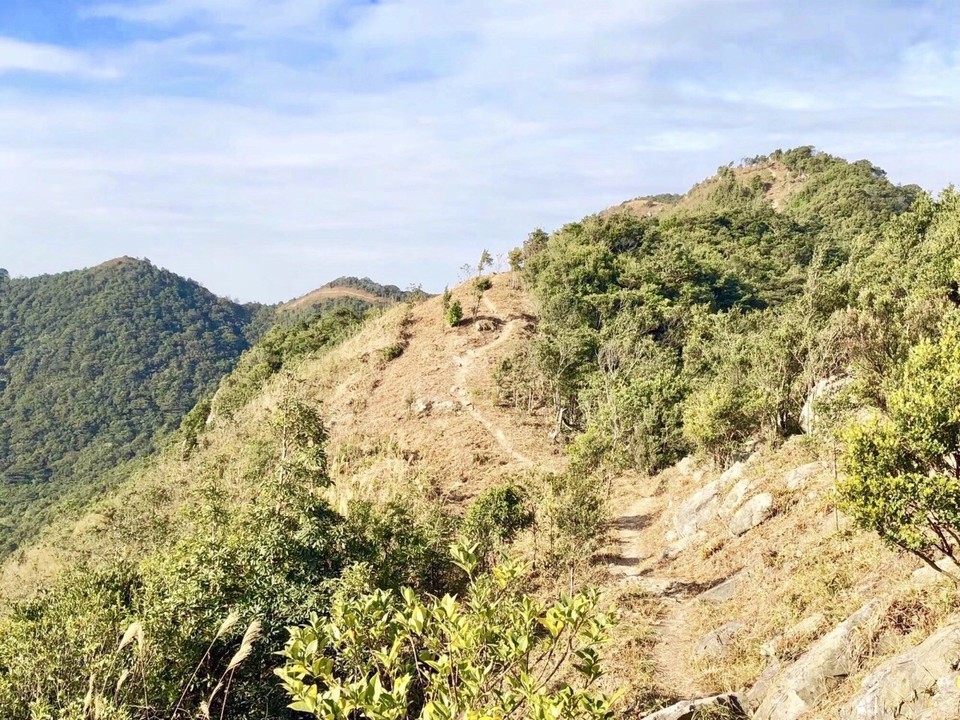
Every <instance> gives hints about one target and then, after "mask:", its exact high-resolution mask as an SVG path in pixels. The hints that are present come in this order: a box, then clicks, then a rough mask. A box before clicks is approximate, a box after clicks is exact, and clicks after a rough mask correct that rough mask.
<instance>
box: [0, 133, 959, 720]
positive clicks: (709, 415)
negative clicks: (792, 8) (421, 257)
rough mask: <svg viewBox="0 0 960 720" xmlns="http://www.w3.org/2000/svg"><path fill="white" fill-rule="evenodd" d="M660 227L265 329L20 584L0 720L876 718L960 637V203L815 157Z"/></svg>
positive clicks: (660, 214) (651, 222) (638, 226)
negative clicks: (929, 642) (891, 684)
mask: <svg viewBox="0 0 960 720" xmlns="http://www.w3.org/2000/svg"><path fill="white" fill-rule="evenodd" d="M642 202H643V203H646V206H647V209H649V207H652V206H653V205H656V206H657V207H660V206H663V207H662V208H661V209H659V210H658V211H657V212H636V207H625V208H622V210H621V211H617V212H611V211H604V212H602V213H600V214H598V215H596V216H590V217H587V218H584V219H583V220H581V221H579V222H575V223H571V224H569V225H567V226H564V227H563V228H561V229H559V230H557V231H556V232H554V233H552V234H547V233H544V232H542V231H536V232H534V233H532V234H531V236H530V237H529V239H528V241H527V242H526V243H525V244H524V246H523V247H522V248H519V249H518V251H517V252H515V253H514V254H513V255H512V258H511V260H512V264H513V265H514V266H515V267H516V268H517V272H513V273H509V274H498V275H490V276H483V275H482V267H483V264H482V263H481V266H480V267H481V272H478V277H477V278H475V279H473V280H470V281H469V282H467V283H465V284H464V285H462V286H460V287H458V288H454V289H453V291H452V293H451V295H450V297H444V298H432V299H423V298H418V299H417V300H418V301H417V302H413V301H410V302H405V303H402V304H399V305H396V306H393V307H389V308H385V309H383V310H380V311H376V312H373V313H369V314H368V315H367V316H366V317H365V318H361V317H359V316H358V315H357V314H356V313H353V312H350V311H349V310H346V309H342V310H341V311H340V312H338V313H334V314H328V315H323V316H314V317H307V318H304V319H301V320H300V321H298V322H297V323H295V324H292V325H281V326H278V327H276V328H274V329H273V330H272V331H270V332H269V333H268V334H267V335H265V336H264V337H263V338H262V339H261V341H260V342H259V343H257V344H256V345H255V346H254V347H252V348H251V349H250V350H248V351H247V352H246V353H245V354H244V355H243V357H242V358H241V360H240V361H239V363H238V364H237V367H236V369H235V370H234V371H233V372H232V373H231V374H230V375H229V376H227V377H226V378H224V380H223V381H222V382H221V384H220V385H219V388H218V390H217V392H216V393H215V394H214V396H213V398H212V400H211V401H210V402H202V403H200V404H198V405H197V406H196V407H195V408H194V409H193V410H192V411H191V412H190V413H189V414H188V416H187V418H186V419H185V421H184V422H183V423H182V425H181V427H180V430H179V432H178V433H177V434H176V435H174V436H173V437H172V438H171V440H170V442H169V443H168V444H167V445H166V446H165V449H164V450H163V451H162V452H161V453H159V454H157V455H155V456H153V457H152V458H151V459H150V460H149V461H148V462H146V463H145V464H144V465H143V466H142V467H140V468H139V469H138V470H137V471H136V472H134V473H133V474H132V475H131V476H130V477H129V479H128V480H127V481H126V482H124V483H122V484H121V485H120V486H119V487H118V488H117V489H116V491H115V492H113V493H111V495H110V496H109V497H106V498H104V499H102V500H100V501H99V502H97V503H96V504H94V505H92V506H91V507H90V508H88V511H87V512H86V513H85V514H84V516H83V518H82V519H81V520H80V521H79V522H72V521H69V520H63V521H62V522H60V523H53V524H50V525H48V526H47V527H46V528H45V531H44V533H43V536H42V537H41V539H40V540H39V541H38V542H35V543H32V544H31V545H30V546H29V547H25V548H23V549H22V550H21V551H20V552H18V553H17V554H16V555H15V556H14V557H12V558H10V559H9V560H8V561H7V562H6V563H5V564H4V567H3V576H2V585H0V592H2V594H3V595H4V596H6V597H7V598H8V599H9V600H10V604H9V608H8V611H7V612H6V613H5V614H4V615H2V616H0V714H4V715H5V716H8V717H11V718H21V717H22V718H35V717H51V718H52V717H65V718H81V717H87V716H88V715H89V712H88V711H89V708H90V707H91V704H95V705H96V707H97V708H98V709H97V710H96V712H97V713H98V714H99V716H100V717H104V718H148V717H168V718H178V717H196V716H206V715H207V714H209V715H210V716H214V715H216V714H220V713H221V712H222V713H223V714H224V715H223V716H224V717H238V718H268V717H269V718H274V717H287V716H289V717H306V716H307V715H305V714H304V713H307V714H309V715H313V716H316V717H346V716H348V715H350V713H354V714H355V715H359V716H363V717H396V718H411V719H412V718H428V717H433V718H438V717H450V718H456V717H460V716H461V715H462V713H463V712H465V711H467V710H472V711H482V712H484V713H486V716H490V717H497V716H508V715H510V716H513V717H518V718H531V719H532V718H539V717H544V716H552V717H565V718H566V717H570V718H583V720H599V719H600V718H609V717H639V716H642V715H643V714H644V713H646V712H650V711H652V710H653V709H655V708H658V707H663V706H665V705H669V704H670V703H672V702H673V701H676V700H680V699H683V698H688V699H689V698H691V697H694V696H702V695H709V694H712V693H716V692H720V691H729V690H735V691H739V692H741V695H740V697H739V699H738V700H737V703H738V706H743V707H748V708H753V709H756V710H757V711H758V712H759V713H760V714H759V715H758V717H762V718H766V719H767V720H769V719H771V718H776V717H779V716H778V715H777V712H779V711H780V710H779V709H782V708H783V707H785V705H784V703H786V702H788V701H789V702H792V703H794V705H792V706H791V707H799V706H798V705H797V702H798V700H797V698H800V701H802V703H803V707H802V708H801V709H800V710H798V712H799V713H800V714H798V715H791V717H801V716H803V717H809V718H841V717H850V716H853V711H852V710H851V707H852V705H851V703H855V702H858V701H859V700H862V698H863V693H864V692H866V690H865V689H863V688H862V687H861V683H867V681H868V680H869V679H870V678H871V677H872V673H874V672H875V671H878V669H882V668H884V667H887V666H886V665H885V664H884V663H885V661H887V660H888V659H890V658H897V657H899V655H900V654H901V653H903V652H904V651H907V650H909V649H910V648H911V647H913V646H915V645H916V644H917V643H919V642H921V641H922V640H924V639H925V638H926V637H927V636H929V635H930V634H931V633H932V632H934V631H935V630H937V629H938V628H941V627H942V628H946V629H948V630H949V628H950V627H951V626H950V625H949V622H948V619H949V618H950V617H951V615H952V614H953V613H956V612H957V611H958V610H960V598H958V594H957V592H956V588H955V587H952V586H950V585H946V584H942V583H937V582H936V579H935V578H936V576H937V573H936V572H935V571H933V570H932V569H929V570H928V571H927V573H928V574H929V575H932V576H933V578H934V579H933V580H930V579H929V578H928V579H926V580H924V579H922V578H923V577H926V576H918V575H917V573H916V572H915V571H916V570H917V568H918V567H919V566H920V564H921V560H920V558H919V557H915V556H920V557H923V558H925V559H928V560H930V561H931V562H932V561H937V560H939V559H940V556H941V555H943V554H947V555H949V554H951V553H954V554H958V553H960V548H957V547H956V543H955V542H953V541H954V540H956V537H957V535H958V533H960V512H958V511H957V509H956V502H955V499H956V497H957V484H956V483H957V480H956V465H955V462H956V458H957V457H960V431H958V428H960V422H958V421H957V413H956V411H955V409H956V408H957V407H960V329H958V328H960V312H958V310H957V306H958V299H957V298H958V290H957V288H958V286H960V283H958V279H960V275H958V274H957V268H958V267H960V257H958V255H960V250H958V249H957V248H958V247H960V243H958V240H960V202H958V200H957V195H956V194H955V193H953V192H952V191H947V192H945V193H943V194H942V195H941V196H940V197H939V198H937V199H934V198H932V197H930V196H929V195H927V194H925V193H923V192H922V191H920V190H919V189H918V188H916V187H912V186H910V187H900V186H896V185H894V184H892V183H891V182H889V181H888V180H887V178H886V177H885V175H884V173H883V172H882V171H881V170H879V169H878V168H876V167H874V166H873V165H871V164H870V163H866V162H856V163H849V162H846V161H844V160H842V159H839V158H834V157H831V156H828V155H824V154H820V153H816V152H814V151H812V150H811V149H809V148H800V149H797V150H794V151H788V152H779V151H778V152H776V153H774V154H772V155H771V156H769V157H761V158H754V159H751V160H750V161H749V162H746V163H744V164H743V165H742V166H741V167H737V168H733V167H726V168H721V169H720V171H719V172H718V174H717V175H716V176H714V177H712V178H710V179H708V180H707V181H705V182H704V183H701V184H700V185H698V186H696V187H695V188H693V189H692V190H691V191H690V192H689V193H687V194H686V195H684V196H682V197H679V198H677V197H673V196H670V197H666V196H664V197H656V198H648V199H644V200H643V201H642ZM651 204H653V205H651ZM453 303H459V304H460V305H461V307H464V308H471V309H472V308H475V309H476V310H475V311H472V310H471V311H470V312H468V313H467V314H466V317H465V318H463V319H460V320H456V321H455V322H453V324H452V325H451V324H450V316H449V314H448V313H447V312H445V311H446V309H448V308H449V307H450V306H451V305H452V304H453ZM805 407H806V408H807V410H806V411H804V408H805ZM804 428H805V429H806V432H804V431H803V430H804ZM951 458H952V459H951ZM951 463H954V464H951ZM451 543H456V544H457V547H458V548H459V550H457V551H456V553H455V554H454V555H453V556H451V555H450V553H449V551H448V546H449V545H450V544H451ZM504 555H509V556H512V557H515V558H520V559H522V560H524V561H525V562H526V564H525V566H524V567H523V568H521V567H519V566H516V565H513V564H510V563H509V562H508V563H506V564H504V563H503V562H502V558H503V556H504ZM945 567H949V566H948V565H947V566H945ZM918 578H919V579H918ZM589 584H592V585H598V586H600V587H602V588H603V589H604V590H605V593H606V594H605V597H604V599H603V600H600V599H598V598H597V596H595V595H594V594H593V593H592V592H589V591H585V592H583V593H579V594H578V593H577V592H575V591H576V590H578V589H579V588H583V587H585V586H586V585H589ZM401 586H406V587H409V588H411V591H410V592H406V593H403V594H400V593H399V592H398V588H400V587H401ZM558 590H563V591H564V592H565V593H568V594H567V595H561V596H559V598H558V597H557V591H558ZM571 592H572V595H571V594H570V593H571ZM447 593H451V594H452V595H456V598H457V599H456V600H454V599H453V598H452V597H451V598H450V599H446V598H445V595H446V594H447ZM606 610H615V611H617V613H618V614H619V615H620V616H621V622H620V624H619V625H618V626H617V627H615V628H612V627H611V626H610V625H609V624H608V620H609V618H608V617H607V615H606V614H605V611H606ZM312 615H315V616H316V617H315V618H312V617H311V616H312ZM864 618H867V619H864ZM858 623H859V624H858ZM287 626H295V629H294V630H293V631H292V633H291V632H290V631H288V630H287ZM571 629H572V630H573V635H572V636H571V635H565V634H564V633H565V632H570V631H571ZM245 630H246V632H244V631H245ZM837 638H841V642H840V643H839V645H838V644H837V640H836V639H837ZM558 643H559V644H558ZM566 643H569V644H566ZM831 643H833V644H831ZM285 644H286V645H285ZM604 644H608V645H609V646H608V648H607V650H606V651H604V652H602V653H601V652H600V650H599V648H600V647H601V646H602V645H604ZM284 647H285V649H284V650H283V654H282V655H280V656H278V655H276V654H275V653H276V652H277V651H281V649H282V648H284ZM564 647H565V648H567V650H566V651H564V650H562V649H559V648H564ZM944 647H946V646H944ZM951 647H952V646H951ZM244 648H245V650H244ZM238 650H241V652H240V653H239V655H237V654H235V653H237V651H238ZM238 657H239V660H237V658H238ZM944 658H946V659H944ZM944 658H940V660H943V663H942V665H943V668H944V669H943V670H942V672H940V671H938V672H939V674H938V675H937V676H936V677H935V679H934V681H933V683H934V684H933V685H931V684H930V683H927V684H926V685H924V684H923V683H924V682H926V681H921V680H916V679H913V680H911V681H910V682H911V683H913V684H911V685H909V687H908V690H907V691H906V692H907V693H908V694H909V695H910V698H912V699H907V700H902V699H901V700H897V699H896V698H894V699H892V700H890V702H891V703H893V704H892V705H891V707H894V710H891V713H895V712H900V710H899V709H896V708H899V707H901V706H902V704H903V702H907V703H908V704H909V703H913V702H915V701H916V699H917V698H924V699H925V702H929V703H933V702H940V701H941V700H943V699H944V698H946V701H949V700H950V696H949V692H948V690H949V688H950V687H953V686H954V685H955V684H956V683H955V681H956V677H955V676H956V674H957V670H956V667H955V664H953V665H951V663H953V660H951V659H950V658H948V657H947V656H944ZM570 660H575V662H570ZM940 660H937V662H940ZM907 665H910V663H907V662H899V665H896V667H906V666H907ZM278 666H282V670H283V672H282V678H283V685H278V683H277V680H276V678H275V677H274V675H273V674H272V671H273V670H274V669H276V668H277V667H278ZM601 667H605V668H606V669H607V671H608V673H609V675H608V676H606V677H603V678H600V668H601ZM937 667H940V666H939V665H938V666H937ZM454 668H455V670H454ZM125 671H128V673H127V674H124V672H125ZM831 673H832V674H831ZM120 678H123V680H120ZM801 681H803V682H807V681H809V682H808V683H807V685H803V686H801V685H799V684H798V683H799V682H801ZM881 685H882V683H881ZM864 687H866V686H864ZM898 687H899V686H898ZM904 687H906V686H904ZM611 688H619V689H621V690H623V691H624V697H622V698H621V699H620V701H619V703H618V704H617V705H615V706H614V709H613V710H610V706H609V701H610V698H609V697H607V696H606V695H605V694H604V692H605V691H607V690H610V689H611ZM943 688H947V690H944V689H943ZM747 690H749V691H750V692H749V693H747ZM871 697H872V696H871ZM85 699H86V700H85ZM895 700H896V702H894V701H895ZM291 701H294V706H293V707H292V708H285V706H286V704H287V703H289V702H291ZM741 701H742V704H741ZM884 702H887V700H884ZM898 702H899V703H900V704H899V705H898V704H897V703H898ZM324 703H326V705H324ZM324 707H326V708H327V710H326V711H325V710H324ZM544 708H546V709H548V711H545V710H544ZM713 710H716V711H717V712H719V709H718V708H716V707H715V708H713ZM544 712H546V715H544ZM705 712H708V711H705ZM711 712H712V710H711ZM725 712H726V711H725ZM791 712H793V711H791ZM338 713H339V715H338ZM538 713H540V714H538ZM804 713H805V714H804ZM511 714H512V715H511ZM715 714H716V713H715ZM707 716H709V715H707ZM727 716H729V712H728V713H727ZM733 716H734V717H743V715H742V714H741V715H736V714H735V715H733ZM888 716H889V717H895V716H896V715H895V714H890V715H883V714H882V713H880V714H876V715H865V716H863V717H870V718H880V717H888ZM944 716H949V715H944Z"/></svg>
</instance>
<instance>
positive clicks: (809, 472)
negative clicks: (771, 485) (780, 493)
mask: <svg viewBox="0 0 960 720" xmlns="http://www.w3.org/2000/svg"><path fill="white" fill-rule="evenodd" d="M823 468H824V465H823V463H822V462H812V463H807V464H806V465H801V466H800V467H798V468H794V469H793V470H791V471H790V472H788V473H787V474H786V475H784V476H783V485H784V487H785V488H786V489H787V490H790V491H791V492H793V491H795V490H803V489H804V488H805V487H806V486H807V483H808V482H809V480H810V478H812V477H813V476H814V475H816V474H817V473H819V472H820V471H821V470H823Z"/></svg>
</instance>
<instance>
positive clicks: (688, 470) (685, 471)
mask: <svg viewBox="0 0 960 720" xmlns="http://www.w3.org/2000/svg"><path fill="white" fill-rule="evenodd" d="M676 468H677V472H678V473H680V474H681V475H693V471H694V470H696V469H697V461H696V460H694V459H693V457H692V456H690V455H687V456H686V457H684V458H683V459H682V460H681V461H680V462H678V463H677V464H676Z"/></svg>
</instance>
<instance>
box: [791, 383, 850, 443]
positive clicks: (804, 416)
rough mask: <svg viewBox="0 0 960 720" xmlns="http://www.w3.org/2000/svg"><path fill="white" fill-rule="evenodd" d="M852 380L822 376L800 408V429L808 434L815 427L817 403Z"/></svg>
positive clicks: (834, 393)
mask: <svg viewBox="0 0 960 720" xmlns="http://www.w3.org/2000/svg"><path fill="white" fill-rule="evenodd" d="M851 382H853V378H849V377H829V378H823V379H822V380H820V381H819V382H817V384H816V385H814V386H813V389H812V390H811V391H810V392H809V393H808V394H807V399H806V402H804V403H803V407H802V408H801V409H800V429H801V430H803V431H804V432H805V433H807V434H810V433H812V432H814V431H815V430H816V429H817V405H818V404H819V403H821V402H823V401H824V400H828V399H829V398H830V397H831V396H833V395H836V394H837V393H838V392H839V391H840V390H842V389H843V388H844V387H846V386H847V385H849V384H850V383H851Z"/></svg>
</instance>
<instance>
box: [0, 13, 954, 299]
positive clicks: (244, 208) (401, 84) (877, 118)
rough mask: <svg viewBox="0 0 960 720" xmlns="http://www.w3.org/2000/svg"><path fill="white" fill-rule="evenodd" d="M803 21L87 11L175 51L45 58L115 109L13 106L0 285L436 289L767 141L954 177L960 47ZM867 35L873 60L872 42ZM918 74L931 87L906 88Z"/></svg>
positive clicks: (29, 97) (1, 109)
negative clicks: (7, 276)
mask: <svg viewBox="0 0 960 720" xmlns="http://www.w3.org/2000/svg"><path fill="white" fill-rule="evenodd" d="M803 8H806V14H805V13H804V12H802V11H801V6H800V4H799V3H796V4H795V3H782V4H770V3H767V2H764V0H649V1H646V0H645V2H643V3H637V2H636V1H635V0H606V1H605V2H603V3H596V2H587V1H586V0H527V1H526V2H520V1H519V0H476V2H470V3H467V2H450V1H449V0H444V1H441V0H417V1H416V2H414V1H413V0H386V1H385V2H381V3H377V4H370V5H366V4H364V5H363V6H362V7H361V6H352V7H351V8H346V7H345V6H342V5H341V6H334V4H333V3H332V0H274V1H272V2H266V1H265V0H156V1H151V2H147V3H139V4H130V3H123V4H120V3H116V4H113V5H99V6H97V7H94V8H93V10H92V11H91V12H93V13H94V14H96V15H97V16H98V17H107V16H109V17H112V18H114V19H115V20H118V21H120V22H122V23H132V25H131V26H130V28H133V29H130V28H127V29H128V30H129V31H130V32H131V33H132V34H133V36H134V37H136V28H137V27H138V26H139V25H141V24H150V25H153V26H155V27H154V28H152V30H151V36H152V37H156V36H157V35H160V36H161V39H152V40H149V41H146V40H140V41H134V42H131V43H129V44H126V45H119V46H114V47H113V48H101V49H99V50H98V51H97V52H96V54H91V53H82V52H78V51H69V50H62V49H60V48H56V47H50V46H41V47H44V48H47V49H48V50H52V51H55V52H54V55H51V56H46V57H45V59H44V60H43V62H39V61H35V64H37V63H38V64H39V65H42V66H45V67H47V68H50V69H48V70H46V72H58V73H60V74H67V75H74V76H77V77H84V76H85V74H86V75H89V73H90V72H91V71H94V70H97V69H100V68H104V67H109V68H115V72H116V82H115V83H111V84H110V85H109V88H110V93H103V92H99V93H98V92H90V91H84V92H76V91H73V92H69V93H63V94H60V93H56V92H49V91H46V90H43V89H39V88H34V87H32V86H21V87H20V88H19V89H17V90H14V89H7V90H5V91H0V161H2V162H3V164H4V167H5V173H3V174H2V175H0V237H3V243H4V247H3V255H4V258H3V262H2V264H4V265H6V266H9V267H10V269H11V271H13V272H14V273H21V272H22V273H28V274H29V273H35V272H41V271H49V270H55V269H65V268H67V267H71V266H78V265H84V264H92V263H94V262H97V261H100V260H103V259H105V258H107V257H110V256H113V255H120V254H132V255H138V256H147V257H150V258H151V259H153V260H154V261H155V262H158V263H161V264H163V265H165V266H168V267H171V268H172V269H174V270H177V271H179V272H183V273H184V274H187V275H189V276H192V277H195V278H198V279H200V280H202V281H205V282H207V283H208V284H210V286H211V287H212V288H213V289H214V290H217V291H220V292H224V293H229V294H231V295H234V296H241V297H243V298H246V299H253V298H256V299H281V298H284V297H292V296H294V295H298V294H301V293H302V292H305V291H307V290H309V289H311V287H314V286H316V285H318V284H320V283H322V282H324V281H326V280H327V279H329V278H330V277H333V276H336V275H341V274H348V273H349V274H361V275H371V276H373V277H376V278H378V279H381V280H382V281H387V282H395V283H397V284H400V285H405V284H407V283H408V282H422V283H424V284H425V285H426V286H427V287H428V288H430V289H439V288H442V287H443V285H444V284H446V283H448V282H451V281H452V280H453V279H454V278H455V276H456V269H457V268H458V267H459V266H460V265H461V264H462V263H463V262H464V261H466V260H469V259H471V258H472V257H473V256H474V255H475V254H476V252H477V251H478V250H479V249H480V248H482V247H484V246H487V247H490V249H491V250H493V251H495V252H502V251H503V250H506V249H507V248H509V247H510V246H512V245H514V244H516V243H518V242H520V241H521V240H522V239H523V237H524V236H525V235H526V233H527V232H528V231H529V230H530V229H531V228H533V227H535V226H537V225H542V226H545V227H548V228H549V227H555V226H557V225H558V224H560V223H562V222H565V221H569V220H573V219H576V218H578V217H579V216H582V215H583V214H585V213H588V212H592V211H596V210H599V209H601V208H603V207H605V206H607V205H612V204H615V203H618V202H620V201H622V200H624V199H626V198H630V197H635V196H637V195H640V194H647V193H654V192H677V191H683V190H685V189H686V188H687V187H689V186H690V185H691V184H692V183H693V182H695V181H697V180H699V179H702V177H703V176H704V175H706V174H708V173H709V172H711V171H712V170H713V169H714V168H716V167H717V166H718V165H720V164H723V163H726V162H727V161H729V160H736V159H738V158H740V157H742V156H749V155H755V154H757V153H764V152H769V151H770V150H772V149H774V148H775V147H778V146H779V147H790V146H794V145H799V144H808V143H813V144H817V145H819V146H821V147H823V148H824V149H826V150H828V151H831V152H836V153H840V154H844V153H849V154H850V155H852V156H853V157H863V156H866V157H870V158H871V159H873V160H875V161H877V162H878V163H879V164H880V165H881V166H886V167H887V168H888V169H889V170H891V173H892V175H893V177H894V179H896V180H901V181H904V182H912V181H920V182H923V183H925V184H927V185H929V186H933V187H938V186H941V185H943V184H945V183H946V182H947V181H948V180H949V179H951V178H950V173H954V172H956V170H955V169H954V168H945V167H944V165H943V162H942V158H943V157H948V156H952V155H951V152H950V151H951V149H952V150H953V151H954V152H953V153H952V154H953V155H955V154H956V152H955V150H956V147H955V142H956V141H955V129H954V128H953V127H952V123H951V119H952V118H953V117H955V113H954V112H951V110H953V111H960V89H958V88H956V86H955V85H950V84H949V83H947V82H945V80H949V79H950V78H952V77H953V75H951V72H953V71H954V70H955V69H956V55H955V54H954V55H950V52H953V53H955V52H956V49H955V47H954V46H951V45H949V43H946V44H945V41H943V40H939V41H938V42H937V43H934V44H933V45H931V47H933V48H936V52H935V53H934V52H932V51H929V52H928V51H923V52H920V51H914V53H913V54H912V55H911V54H910V52H908V51H907V48H909V47H910V46H912V45H915V44H916V37H919V36H922V35H923V34H924V32H927V30H925V28H926V27H927V26H925V25H922V23H924V22H928V24H934V25H935V24H936V23H935V20H936V18H926V20H925V19H924V16H923V14H922V13H912V14H904V13H902V12H900V11H894V10H890V11H880V10H876V9H875V5H874V4H873V3H871V2H868V0H863V2H860V3H853V4H851V5H850V6H848V7H847V6H845V13H846V16H845V18H844V22H843V23H829V22H821V20H822V18H823V17H824V14H825V13H827V14H829V12H831V6H829V5H827V3H826V0H823V1H822V2H820V0H816V1H815V2H811V3H809V4H808V3H805V4H804V5H803ZM344 13H346V14H347V19H346V20H344V15H343V14H344ZM814 16H816V21H815V22H814V21H812V20H811V18H814ZM334 18H335V19H336V21H334ZM157 28H160V29H162V31H158V30H157ZM868 37H872V38H873V37H883V38H884V40H885V43H882V44H877V43H873V44H871V45H870V46H869V48H868V49H865V44H864V43H865V40H864V39H865V38H868ZM821 46H822V47H827V48H829V53H831V54H830V55H829V56H827V59H824V57H825V55H824V51H823V50H822V47H821ZM34 47H35V46H34ZM2 48H3V45H2V43H0V68H3V67H5V65H4V63H3V62H2V58H3V57H4V55H3V52H2ZM57 53H63V55H62V57H61V56H60V55H58V54H57ZM925 53H926V54H925ZM24 62H25V61H23V60H21V61H20V63H21V64H23V63H24ZM58 62H59V63H61V65H59V66H58V65H57V63H58ZM56 67H59V68H61V69H60V70H55V69H52V68H56ZM35 71H37V70H35ZM918 75H920V76H923V77H927V78H930V80H929V87H930V88H933V89H937V88H939V90H938V92H937V93H936V94H933V93H932V91H930V92H918V90H917V87H918V83H917V81H916V78H917V76H918ZM951 143H953V146H951ZM904 147H910V152H909V153H905V152H904V151H903V148H904ZM911 155H915V156H916V157H912V158H911V157H909V156H911ZM954 179H955V178H954Z"/></svg>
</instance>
